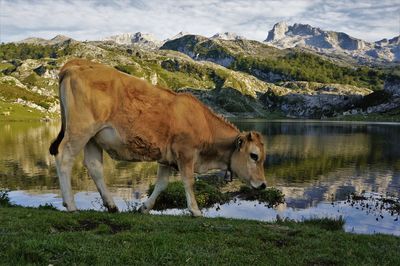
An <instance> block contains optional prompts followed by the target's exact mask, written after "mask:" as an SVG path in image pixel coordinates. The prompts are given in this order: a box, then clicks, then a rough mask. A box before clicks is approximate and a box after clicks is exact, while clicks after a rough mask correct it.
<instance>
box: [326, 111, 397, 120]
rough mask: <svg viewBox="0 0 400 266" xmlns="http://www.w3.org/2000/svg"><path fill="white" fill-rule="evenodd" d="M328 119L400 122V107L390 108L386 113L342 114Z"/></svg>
mask: <svg viewBox="0 0 400 266" xmlns="http://www.w3.org/2000/svg"><path fill="white" fill-rule="evenodd" d="M330 120H339V121H365V122H400V109H397V110H392V111H390V112H386V113H381V114H379V113H373V114H367V115H362V114H357V115H343V116H339V117H332V118H330Z"/></svg>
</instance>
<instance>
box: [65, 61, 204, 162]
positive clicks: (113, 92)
mask: <svg viewBox="0 0 400 266" xmlns="http://www.w3.org/2000/svg"><path fill="white" fill-rule="evenodd" d="M64 78H67V79H69V80H68V82H69V84H70V88H69V89H70V91H71V92H70V97H72V98H73V106H72V105H69V107H70V109H71V110H69V111H68V112H69V113H71V114H72V115H75V116H77V117H76V118H75V119H73V120H74V121H79V120H80V119H81V118H82V117H89V118H87V119H86V121H92V123H95V124H98V125H107V126H112V127H113V128H115V129H116V130H117V131H118V134H119V135H120V136H121V137H122V139H123V140H124V142H125V143H126V145H127V146H129V145H131V146H132V149H134V148H137V145H141V144H143V145H144V146H146V149H160V152H161V156H162V157H164V155H165V154H166V153H168V152H169V150H170V149H172V148H173V145H174V143H179V144H180V145H181V146H182V145H183V146H185V147H188V148H194V147H198V146H199V145H202V143H204V142H207V140H209V139H210V132H209V130H208V125H207V119H206V116H205V113H206V112H209V110H208V109H207V107H205V106H204V105H203V104H202V103H200V102H199V101H198V100H197V99H195V98H194V97H193V96H191V95H186V94H177V93H175V92H172V91H170V90H167V89H163V88H159V87H156V86H153V85H151V84H149V83H148V82H146V81H144V80H142V79H139V78H136V77H133V76H130V75H127V74H125V73H122V72H119V71H117V70H115V69H113V68H111V67H108V66H105V65H102V64H99V63H93V62H90V61H87V60H82V59H78V60H72V61H70V62H68V63H67V64H66V65H65V66H64V67H63V68H62V69H61V71H60V80H63V79H64ZM72 109H73V110H72ZM88 123H90V122H88ZM128 148H129V147H128Z"/></svg>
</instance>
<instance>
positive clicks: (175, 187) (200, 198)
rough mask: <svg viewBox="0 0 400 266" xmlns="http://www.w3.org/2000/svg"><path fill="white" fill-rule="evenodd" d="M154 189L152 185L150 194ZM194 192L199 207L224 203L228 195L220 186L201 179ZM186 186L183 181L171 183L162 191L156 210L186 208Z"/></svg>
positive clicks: (197, 182) (155, 206) (195, 185)
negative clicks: (220, 189)
mask: <svg viewBox="0 0 400 266" xmlns="http://www.w3.org/2000/svg"><path fill="white" fill-rule="evenodd" d="M153 190H154V185H150V187H149V190H148V194H149V195H150V194H151V193H152V192H153ZM194 193H195V197H196V201H197V204H198V205H199V208H207V207H211V206H212V205H214V204H215V203H223V202H225V201H227V199H228V197H227V195H225V194H224V193H222V192H221V191H219V189H218V187H216V186H213V185H210V184H208V183H207V182H205V181H202V180H199V181H196V183H195V184H194ZM186 207H187V203H186V195H185V188H184V187H183V183H182V182H181V181H175V182H171V183H169V185H168V187H167V188H166V189H165V190H164V191H163V192H161V194H160V195H159V196H158V198H157V200H156V203H155V205H154V207H153V208H154V209H155V210H165V209H170V208H186Z"/></svg>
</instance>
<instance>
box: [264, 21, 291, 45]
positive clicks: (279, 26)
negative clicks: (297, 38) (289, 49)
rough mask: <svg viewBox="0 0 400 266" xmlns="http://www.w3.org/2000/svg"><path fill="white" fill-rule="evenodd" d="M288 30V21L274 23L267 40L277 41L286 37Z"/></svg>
mask: <svg viewBox="0 0 400 266" xmlns="http://www.w3.org/2000/svg"><path fill="white" fill-rule="evenodd" d="M287 31H288V26H287V24H286V22H284V21H282V22H278V23H276V24H275V25H274V27H273V28H272V30H270V31H269V32H268V37H267V39H266V40H265V42H271V41H277V40H280V39H282V38H284V37H285V34H286V32H287Z"/></svg>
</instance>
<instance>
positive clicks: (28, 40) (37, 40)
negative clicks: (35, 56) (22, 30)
mask: <svg viewBox="0 0 400 266" xmlns="http://www.w3.org/2000/svg"><path fill="white" fill-rule="evenodd" d="M73 42H75V43H76V42H77V41H76V40H74V39H72V38H71V37H68V36H64V35H57V36H55V37H54V38H52V39H50V40H46V39H43V38H36V37H30V38H26V39H24V40H22V41H19V42H17V43H26V44H35V45H56V44H65V43H73Z"/></svg>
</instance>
